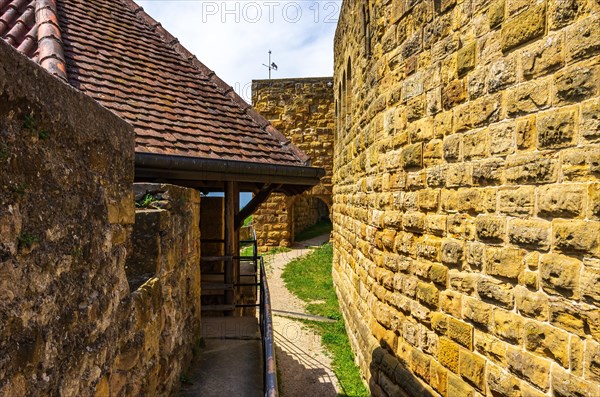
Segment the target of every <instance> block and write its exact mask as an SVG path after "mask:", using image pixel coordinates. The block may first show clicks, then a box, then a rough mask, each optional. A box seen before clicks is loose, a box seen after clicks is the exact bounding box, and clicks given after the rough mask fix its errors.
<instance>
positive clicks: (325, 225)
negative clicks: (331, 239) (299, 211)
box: [294, 220, 333, 241]
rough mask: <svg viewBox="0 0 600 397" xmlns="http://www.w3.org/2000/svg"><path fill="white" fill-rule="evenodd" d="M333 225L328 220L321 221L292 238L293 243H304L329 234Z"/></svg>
mask: <svg viewBox="0 0 600 397" xmlns="http://www.w3.org/2000/svg"><path fill="white" fill-rule="evenodd" d="M331 230H333V225H332V224H331V221H329V220H321V221H319V222H317V223H315V224H314V225H312V226H309V227H307V228H306V229H304V230H302V231H301V232H299V233H297V234H296V236H295V237H294V240H295V241H306V240H310V239H311V238H314V237H319V236H322V235H323V234H328V233H331Z"/></svg>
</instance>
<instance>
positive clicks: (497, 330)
mask: <svg viewBox="0 0 600 397" xmlns="http://www.w3.org/2000/svg"><path fill="white" fill-rule="evenodd" d="M493 318H494V329H493V331H494V334H495V335H496V336H498V337H499V338H501V339H504V340H506V341H507V342H510V343H513V344H520V343H521V340H522V338H523V320H522V318H521V317H520V316H519V315H517V314H515V313H512V312H509V311H506V310H502V309H494V313H493ZM508 359H509V360H510V357H508Z"/></svg>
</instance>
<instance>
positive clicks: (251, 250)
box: [240, 245, 254, 256]
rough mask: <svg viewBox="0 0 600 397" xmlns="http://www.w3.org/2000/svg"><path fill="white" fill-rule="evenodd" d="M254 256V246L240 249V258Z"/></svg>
mask: <svg viewBox="0 0 600 397" xmlns="http://www.w3.org/2000/svg"><path fill="white" fill-rule="evenodd" d="M252 255H254V246H253V245H247V246H245V247H242V249H240V256H252Z"/></svg>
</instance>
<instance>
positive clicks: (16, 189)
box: [10, 183, 27, 197]
mask: <svg viewBox="0 0 600 397" xmlns="http://www.w3.org/2000/svg"><path fill="white" fill-rule="evenodd" d="M10 190H11V191H12V192H13V193H16V194H18V195H19V196H21V197H23V196H25V195H26V194H27V185H26V184H24V183H19V184H17V185H12V186H11V187H10Z"/></svg>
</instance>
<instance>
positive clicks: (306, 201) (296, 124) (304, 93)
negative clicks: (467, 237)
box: [252, 77, 334, 251]
mask: <svg viewBox="0 0 600 397" xmlns="http://www.w3.org/2000/svg"><path fill="white" fill-rule="evenodd" d="M252 103H253V106H254V108H255V109H256V110H257V111H258V112H259V113H261V114H262V115H263V116H264V117H265V118H267V119H268V120H269V121H270V122H271V123H272V124H273V126H274V127H275V128H277V129H278V130H279V131H281V132H282V133H283V134H284V135H285V136H286V137H287V138H289V139H290V140H291V141H292V142H293V143H294V144H295V145H296V146H298V147H299V148H300V149H301V150H302V151H303V152H304V153H306V154H307V155H308V156H309V157H310V158H311V165H312V166H314V167H321V168H324V169H325V176H324V177H323V178H322V179H321V183H320V184H319V185H317V186H315V187H313V188H312V189H311V190H310V191H308V192H305V193H304V194H302V195H301V197H285V196H284V195H282V194H273V195H272V196H271V197H270V199H269V200H268V201H267V202H265V203H264V204H263V205H262V206H261V207H260V208H259V209H258V210H257V211H256V213H255V215H254V218H253V220H254V228H255V230H256V235H257V239H258V244H259V247H260V250H261V251H266V250H268V249H269V248H272V247H278V246H285V247H287V246H289V245H290V244H291V243H292V242H293V241H294V233H295V232H298V231H301V230H302V229H304V228H305V227H306V226H310V225H313V224H314V223H316V221H317V220H318V219H319V217H320V215H321V214H320V212H319V206H318V204H317V201H316V200H317V199H318V200H322V201H323V202H324V203H325V204H326V205H327V206H331V204H332V185H331V176H332V170H333V134H334V133H333V128H334V103H333V79H332V78H330V77H324V78H303V79H277V80H255V81H253V82H252ZM295 213H300V214H303V216H302V220H303V223H302V224H296V222H295V219H298V216H296V215H295Z"/></svg>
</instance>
